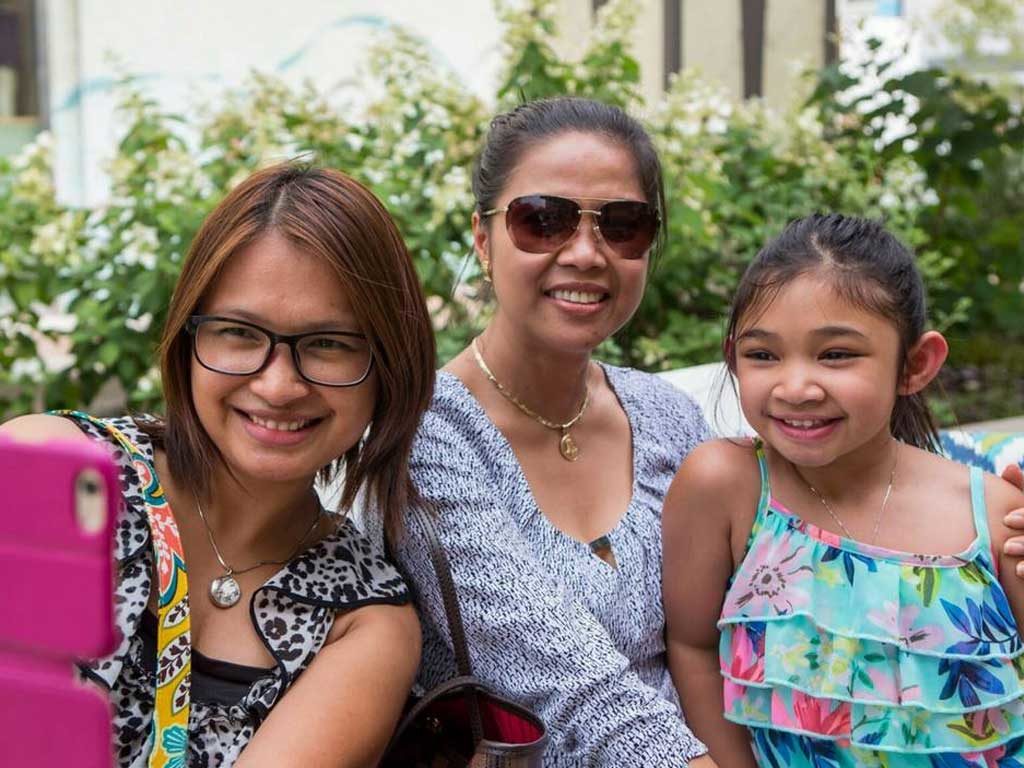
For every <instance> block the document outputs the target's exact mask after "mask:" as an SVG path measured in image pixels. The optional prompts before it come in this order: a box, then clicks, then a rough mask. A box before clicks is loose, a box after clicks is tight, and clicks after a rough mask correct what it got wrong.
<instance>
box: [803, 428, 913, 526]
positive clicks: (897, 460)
mask: <svg viewBox="0 0 1024 768" xmlns="http://www.w3.org/2000/svg"><path fill="white" fill-rule="evenodd" d="M894 442H895V441H894ZM899 463H900V444H899V443H896V457H895V458H894V459H893V462H892V470H891V471H890V472H889V485H887V486H886V488H885V496H883V497H882V505H881V506H880V507H879V508H878V514H877V515H875V527H874V530H872V531H871V539H870V540H869V541H868V544H874V543H875V542H876V541H877V540H878V529H879V527H880V526H881V525H882V515H883V514H885V508H886V506H887V505H888V504H889V497H890V496H892V485H893V483H894V482H896V466H897V465H898V464H899ZM797 476H798V477H799V478H800V479H801V480H803V481H804V483H806V485H807V487H808V488H810V489H811V493H813V494H814V495H815V496H817V497H818V501H820V502H821V504H822V506H823V507H825V511H826V512H828V514H829V516H830V517H831V518H832V519H833V520H835V521H836V524H837V525H838V526H839V527H840V528H841V529H842V530H843V533H845V534H846V538H848V539H853V540H854V541H856V538H855V537H854V535H853V534H852V533H850V529H849V528H847V527H846V525H845V524H844V523H843V521H842V520H841V519H840V518H839V515H837V514H836V512H835V510H833V509H832V505H831V504H829V503H828V501H827V500H826V499H825V497H824V496H822V495H821V492H820V491H819V490H818V489H817V488H815V487H814V486H813V485H811V484H810V483H809V482H807V480H805V479H804V476H803V475H801V474H800V472H799V471H798V472H797Z"/></svg>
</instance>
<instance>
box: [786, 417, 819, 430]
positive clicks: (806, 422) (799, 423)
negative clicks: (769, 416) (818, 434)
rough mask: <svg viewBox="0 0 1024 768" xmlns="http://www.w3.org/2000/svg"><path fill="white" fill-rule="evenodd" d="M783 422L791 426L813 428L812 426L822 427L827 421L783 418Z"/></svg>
mask: <svg viewBox="0 0 1024 768" xmlns="http://www.w3.org/2000/svg"><path fill="white" fill-rule="evenodd" d="M783 422H785V423H786V424H787V425H789V426H791V427H797V428H799V429H811V428H812V427H820V426H822V425H823V424H824V423H825V422H824V421H812V420H810V419H800V420H797V419H783Z"/></svg>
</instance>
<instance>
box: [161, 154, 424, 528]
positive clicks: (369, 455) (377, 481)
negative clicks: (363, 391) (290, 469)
mask: <svg viewBox="0 0 1024 768" xmlns="http://www.w3.org/2000/svg"><path fill="white" fill-rule="evenodd" d="M271 231H272V232H275V233H277V234H279V235H281V236H282V237H285V238H287V239H288V240H289V241H291V242H292V243H293V244H294V245H295V246H297V247H298V248H300V249H302V250H303V251H304V252H306V253H309V254H313V255H315V256H318V257H320V258H322V259H323V260H324V261H325V262H326V263H327V264H329V265H330V266H331V267H332V268H333V269H334V270H335V271H336V272H337V274H338V277H340V278H341V280H342V282H343V283H344V285H345V289H346V292H347V295H348V298H349V300H350V301H351V303H352V308H353V311H354V312H355V314H356V318H357V319H358V320H359V322H360V324H361V326H362V328H363V330H364V331H365V333H366V334H367V337H368V338H369V342H370V347H371V349H372V352H373V358H374V367H375V370H376V375H377V382H378V386H377V398H376V404H375V406H374V411H373V416H372V422H371V425H370V428H369V430H368V432H367V434H366V435H365V437H364V438H363V439H362V440H361V441H360V442H358V443H357V444H356V445H354V446H353V447H352V448H350V449H349V450H348V451H347V452H346V453H345V454H344V455H343V456H341V457H339V459H338V460H337V461H334V462H332V463H331V464H330V465H328V466H327V467H323V468H322V469H321V470H320V472H319V474H318V477H319V479H320V480H323V481H329V480H331V479H333V478H334V477H336V476H337V474H338V473H339V472H340V473H341V475H342V479H343V481H344V486H343V491H342V496H341V509H342V510H348V509H349V508H350V507H351V505H352V503H353V501H354V500H355V498H356V496H357V494H359V492H360V491H361V490H362V489H363V488H365V489H366V494H367V502H368V503H370V504H375V505H376V507H377V508H378V509H379V511H380V513H381V514H382V515H383V517H384V524H385V528H386V530H387V531H388V532H389V533H390V534H391V535H394V534H395V533H396V532H397V531H398V530H400V528H401V517H402V513H403V510H404V509H405V508H406V507H407V506H408V505H409V504H411V503H414V502H416V501H417V498H418V497H417V493H416V489H415V487H414V486H413V484H412V480H411V478H410V475H409V453H410V450H411V448H412V441H413V436H414V434H415V432H416V429H417V427H418V426H419V422H420V418H421V417H422V415H423V413H424V411H425V410H426V409H427V407H428V406H429V404H430V398H431V396H432V394H433V386H434V367H435V350H434V334H433V330H432V327H431V324H430V317H429V315H428V313H427V308H426V304H425V302H424V299H423V292H422V290H421V288H420V283H419V280H418V278H417V275H416V271H415V269H414V267H413V263H412V259H411V258H410V256H409V252H408V251H407V250H406V247H405V243H404V242H403V241H402V237H401V235H400V234H399V232H398V228H397V227H396V226H395V223H394V221H393V220H392V218H391V216H390V215H389V214H388V212H387V210H386V209H385V208H384V206H383V205H382V204H381V203H380V201H379V200H377V198H376V197H374V195H373V193H371V192H370V191H369V190H368V189H366V188H365V187H364V186H362V185H361V184H360V183H359V182H357V181H355V180H354V179H352V178H350V177H348V176H346V175H345V174H343V173H340V172H339V171H334V170H329V169H325V168H316V167H310V166H307V165H302V164H298V163H282V164H280V165H275V166H272V167H270V168H266V169H264V170H261V171H258V172H256V173H254V174H253V175H252V176H250V177H249V178H248V179H246V180H245V181H243V182H242V183H241V184H239V185H238V186H237V187H235V188H234V189H233V190H232V191H231V192H230V193H229V194H228V195H227V197H225V198H224V200H223V201H222V202H221V203H220V204H219V205H218V206H217V207H216V208H215V209H214V210H213V212H212V213H211V214H210V215H209V216H208V217H207V218H206V221H204V222H203V226H202V227H201V228H200V230H199V232H198V234H197V235H196V237H195V239H194V240H193V241H192V245H191V248H190V249H189V253H188V257H187V258H186V259H185V263H184V265H183V267H182V270H181V275H180V277H179V278H178V283H177V285H176V286H175V289H174V294H173V296H172V298H171V303H170V306H169V307H168V312H167V323H166V325H165V326H164V330H163V337H162V339H161V343H160V371H161V374H162V377H163V387H164V399H165V403H166V417H165V418H164V419H162V420H159V421H156V422H151V423H145V424H143V425H142V426H143V427H144V428H145V429H146V431H147V432H148V433H149V434H150V435H151V436H152V437H153V438H154V439H155V440H157V441H158V444H161V445H162V446H163V448H164V450H165V452H166V454H167V463H168V466H169V467H170V471H171V474H172V475H173V476H174V477H175V478H189V481H190V482H192V483H194V484H195V486H196V487H197V490H198V491H199V492H205V491H206V490H208V482H209V477H210V474H211V470H212V469H213V468H214V466H215V465H216V464H217V463H218V462H220V461H221V460H222V458H221V455H220V452H219V451H218V449H217V446H216V445H215V444H214V443H213V441H212V440H211V439H210V437H209V435H207V434H206V431H205V430H204V429H203V427H202V425H201V424H200V422H199V417H198V415H197V414H196V410H195V405H194V403H193V401H192V387H191V377H190V370H191V365H192V341H191V337H190V336H189V335H188V334H187V333H186V331H185V326H186V322H187V321H188V318H189V316H190V315H192V314H194V313H195V312H196V311H197V310H198V308H199V306H200V304H201V303H202V301H203V298H204V297H205V295H206V294H207V292H208V291H209V289H210V287H211V286H212V285H213V283H214V281H215V280H216V279H217V276H218V275H219V273H220V271H221V269H222V268H223V266H224V264H225V263H226V262H227V261H228V259H230V258H231V256H232V255H233V254H235V253H237V252H238V251H239V250H241V249H242V248H244V247H246V246H247V245H249V244H250V243H252V242H254V241H255V240H257V239H258V238H260V237H261V236H263V235H265V234H267V233H268V232H271Z"/></svg>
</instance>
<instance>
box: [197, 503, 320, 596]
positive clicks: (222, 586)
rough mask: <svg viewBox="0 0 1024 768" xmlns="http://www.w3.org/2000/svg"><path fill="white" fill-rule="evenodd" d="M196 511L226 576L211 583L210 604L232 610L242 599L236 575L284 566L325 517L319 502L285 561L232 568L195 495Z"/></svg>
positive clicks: (271, 561) (263, 562)
mask: <svg viewBox="0 0 1024 768" xmlns="http://www.w3.org/2000/svg"><path fill="white" fill-rule="evenodd" d="M195 500H196V509H197V510H198V511H199V519H200V520H202V521H203V526H204V527H205V528H206V535H207V536H208V537H209V538H210V546H212V547H213V554H215V555H216V556H217V562H219V563H220V567H221V568H223V569H224V575H223V576H218V577H217V578H216V579H214V580H213V581H211V582H210V591H209V595H210V602H211V603H213V604H214V605H215V606H217V607H218V608H230V607H231V606H233V605H234V604H235V603H237V602H238V601H239V599H240V598H241V597H242V588H241V586H239V584H238V581H237V579H235V575H236V574H242V573H248V572H249V571H254V570H256V569H257V568H260V567H262V566H264V565H284V564H285V563H287V562H288V561H289V560H291V559H292V558H293V557H295V556H296V555H297V554H299V552H301V551H302V546H303V545H304V544H305V543H306V539H308V538H309V535H310V534H311V533H312V532H313V531H314V530H316V526H317V524H318V523H319V522H320V518H321V516H322V515H323V511H324V509H323V507H322V506H320V503H319V502H318V503H317V505H316V517H314V518H313V524H312V525H310V526H309V528H308V529H307V530H306V532H305V533H304V534H302V538H301V539H299V543H298V544H296V545H295V549H294V551H293V552H292V553H291V554H290V555H288V557H287V558H285V559H284V560H260V561H259V562H258V563H256V564H255V565H250V566H249V567H248V568H232V567H231V566H230V565H228V564H227V563H226V562H224V556H223V555H221V553H220V547H218V546H217V542H216V540H215V539H214V538H213V529H212V528H211V527H210V524H209V523H208V522H207V520H206V514H205V513H204V512H203V505H202V504H200V503H199V496H198V495H195Z"/></svg>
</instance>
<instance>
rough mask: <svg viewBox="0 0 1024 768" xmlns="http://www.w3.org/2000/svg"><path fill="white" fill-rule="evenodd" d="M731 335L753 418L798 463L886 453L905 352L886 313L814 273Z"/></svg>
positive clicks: (743, 399)
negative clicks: (851, 297) (854, 299)
mask: <svg viewBox="0 0 1024 768" xmlns="http://www.w3.org/2000/svg"><path fill="white" fill-rule="evenodd" d="M746 315H747V316H746V317H744V318H741V322H740V323H739V326H738V328H737V333H736V336H735V360H736V364H735V367H736V370H735V373H736V378H737V381H738V384H739V394H740V403H741V406H742V409H743V414H744V416H746V418H747V421H748V422H749V423H750V425H751V426H752V427H753V428H754V429H755V430H756V431H757V433H758V434H759V435H761V437H762V438H763V439H764V440H765V441H766V442H767V443H768V444H770V445H771V446H772V447H773V448H774V449H775V450H777V451H778V452H779V453H781V454H782V455H783V456H784V457H785V458H786V459H788V460H789V461H790V462H792V463H793V464H795V465H797V466H807V467H820V466H825V465H828V464H830V463H832V462H833V461H835V460H836V459H839V458H841V457H843V456H845V455H847V454H850V453H853V452H862V451H872V450H881V449H884V446H885V445H886V444H887V443H888V441H889V440H890V437H891V433H890V419H891V416H892V411H893V407H894V405H895V402H896V396H897V386H898V382H899V379H900V376H901V368H902V365H901V363H902V359H901V354H903V352H902V350H901V348H900V339H899V333H898V331H897V329H896V327H895V326H894V325H893V323H892V322H891V321H890V320H889V319H887V318H886V317H884V316H881V315H878V314H876V313H873V312H869V311H867V310H865V309H862V308H860V307H857V306H855V305H854V304H852V303H851V302H849V301H847V300H846V299H844V298H842V297H841V296H839V295H838V294H837V293H836V291H835V290H834V289H833V288H832V286H831V285H830V284H829V282H828V276H827V274H823V273H821V272H810V273H806V274H803V275H801V276H799V277H797V278H795V279H794V280H792V281H791V282H789V283H787V284H786V285H785V286H783V287H782V288H781V289H780V290H779V291H778V293H777V294H776V295H775V296H774V297H772V298H771V299H770V300H767V301H766V302H765V303H763V304H760V305H759V304H758V303H757V302H755V304H754V305H753V306H751V307H750V309H749V310H748V311H747V313H746Z"/></svg>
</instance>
